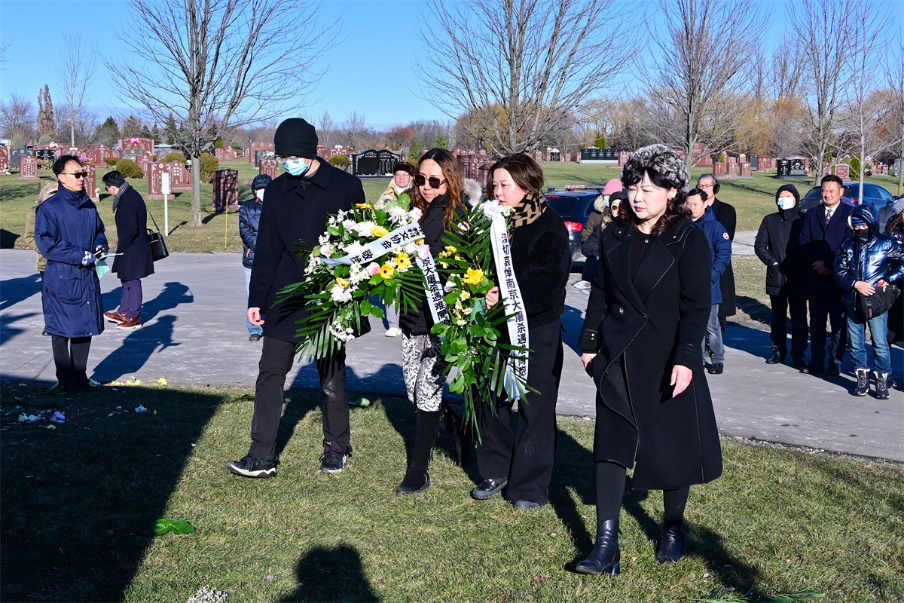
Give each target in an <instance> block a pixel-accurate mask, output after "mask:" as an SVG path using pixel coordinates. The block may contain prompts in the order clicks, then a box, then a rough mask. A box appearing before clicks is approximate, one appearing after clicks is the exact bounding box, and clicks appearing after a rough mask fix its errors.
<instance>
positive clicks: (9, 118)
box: [0, 93, 37, 144]
mask: <svg viewBox="0 0 904 603" xmlns="http://www.w3.org/2000/svg"><path fill="white" fill-rule="evenodd" d="M36 119H37V118H36V114H35V106H34V103H32V102H31V100H29V99H28V98H27V97H25V96H21V95H19V94H15V93H13V94H10V95H9V100H8V101H7V102H5V103H0V135H2V136H4V137H5V138H13V139H19V141H17V143H16V144H24V143H26V142H28V141H29V140H32V139H33V138H34V134H35V120H36Z"/></svg>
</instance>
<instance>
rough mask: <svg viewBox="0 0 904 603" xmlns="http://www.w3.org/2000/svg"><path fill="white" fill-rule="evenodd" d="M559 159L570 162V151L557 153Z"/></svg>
mask: <svg viewBox="0 0 904 603" xmlns="http://www.w3.org/2000/svg"><path fill="white" fill-rule="evenodd" d="M559 161H564V162H565V163H571V153H570V152H569V151H565V152H564V153H560V154H559Z"/></svg>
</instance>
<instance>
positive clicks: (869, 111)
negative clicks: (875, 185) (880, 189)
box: [845, 0, 889, 199]
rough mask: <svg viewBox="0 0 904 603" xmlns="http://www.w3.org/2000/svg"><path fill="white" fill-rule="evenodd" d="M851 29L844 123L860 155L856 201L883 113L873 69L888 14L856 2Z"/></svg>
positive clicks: (859, 195)
mask: <svg viewBox="0 0 904 603" xmlns="http://www.w3.org/2000/svg"><path fill="white" fill-rule="evenodd" d="M851 8H852V10H853V12H854V14H853V22H854V23H856V24H857V27H855V28H853V29H852V30H851V31H850V32H848V35H847V36H846V40H845V41H846V42H847V44H848V47H849V48H850V53H851V57H850V59H851V77H850V80H849V81H848V84H849V86H850V99H851V102H850V104H849V112H848V115H847V117H848V120H849V121H848V123H851V122H852V123H853V128H851V129H852V130H853V132H854V133H855V139H856V145H855V146H856V151H857V152H858V154H859V155H860V167H859V170H858V172H859V174H858V176H859V181H860V186H859V190H858V196H857V198H858V199H863V178H864V172H865V171H866V169H865V168H866V160H867V156H868V155H870V154H871V153H872V151H874V150H878V147H877V145H876V140H875V139H874V138H873V137H872V134H873V132H874V131H875V128H876V125H877V124H878V123H879V120H880V119H882V117H883V115H884V113H885V105H884V104H883V103H880V102H876V101H877V100H878V99H879V98H881V97H878V96H877V95H875V94H873V93H874V92H876V89H877V87H878V83H879V82H878V75H879V72H878V70H876V69H875V68H874V64H873V63H874V62H875V63H878V62H879V58H880V56H881V55H880V52H882V51H884V50H885V43H884V42H885V33H886V30H887V27H888V25H889V18H888V13H887V12H885V11H877V10H875V6H873V5H872V3H870V4H869V6H867V3H866V2H865V1H864V0H860V1H858V2H856V3H855V4H854V5H853V6H852V7H851Z"/></svg>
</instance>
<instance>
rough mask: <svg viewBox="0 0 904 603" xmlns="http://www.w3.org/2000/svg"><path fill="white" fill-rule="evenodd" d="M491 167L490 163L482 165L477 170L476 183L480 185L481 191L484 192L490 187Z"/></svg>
mask: <svg viewBox="0 0 904 603" xmlns="http://www.w3.org/2000/svg"><path fill="white" fill-rule="evenodd" d="M491 167H493V165H492V164H491V163H484V164H483V165H481V166H480V167H479V168H478V170H477V171H478V174H477V182H479V183H480V187H481V190H482V191H484V192H486V190H487V188H489V186H490V168H491Z"/></svg>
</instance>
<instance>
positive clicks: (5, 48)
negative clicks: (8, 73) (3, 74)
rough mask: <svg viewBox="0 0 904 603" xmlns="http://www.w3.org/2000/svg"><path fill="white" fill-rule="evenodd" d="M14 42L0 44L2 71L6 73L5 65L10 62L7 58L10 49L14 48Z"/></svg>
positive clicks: (0, 65) (0, 69)
mask: <svg viewBox="0 0 904 603" xmlns="http://www.w3.org/2000/svg"><path fill="white" fill-rule="evenodd" d="M12 45H13V44H12V42H3V43H0V71H5V70H6V67H4V66H3V65H4V64H5V63H6V62H7V61H8V60H9V59H7V58H6V56H7V54H8V53H9V49H10V48H11V47H12Z"/></svg>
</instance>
